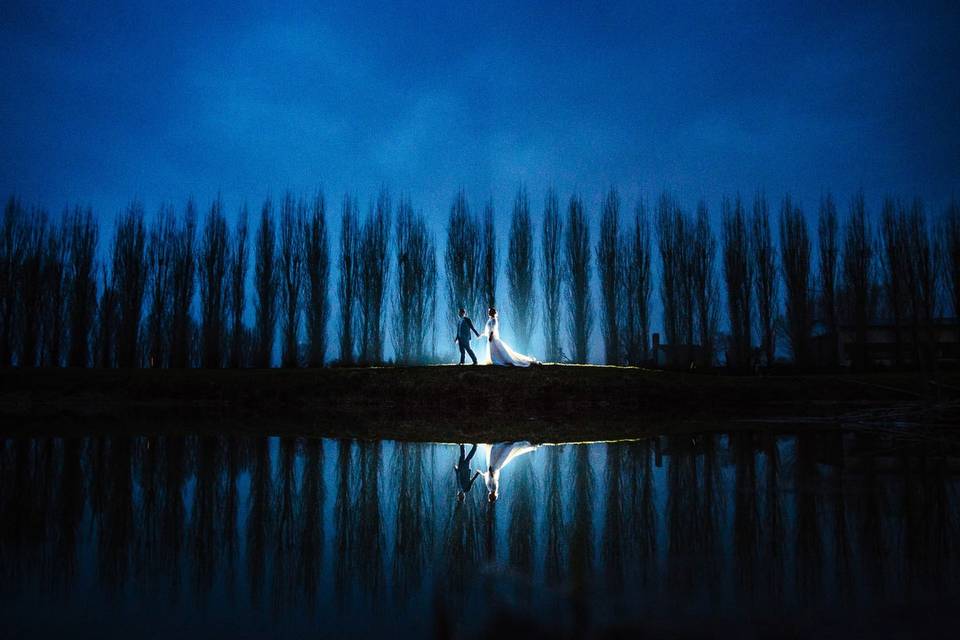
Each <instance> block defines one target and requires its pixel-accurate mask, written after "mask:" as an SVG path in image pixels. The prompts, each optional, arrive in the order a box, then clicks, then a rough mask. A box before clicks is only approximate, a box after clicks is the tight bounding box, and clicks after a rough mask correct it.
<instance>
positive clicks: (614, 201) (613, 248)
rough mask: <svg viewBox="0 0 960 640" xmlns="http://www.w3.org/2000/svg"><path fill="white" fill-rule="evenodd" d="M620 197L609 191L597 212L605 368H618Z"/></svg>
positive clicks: (598, 264)
mask: <svg viewBox="0 0 960 640" xmlns="http://www.w3.org/2000/svg"><path fill="white" fill-rule="evenodd" d="M619 249H620V196H619V195H618V194H617V190H616V189H614V188H611V189H610V190H609V191H608V192H607V194H606V196H604V198H603V205H602V206H601V211H600V236H599V237H598V238H597V249H596V251H597V272H598V275H599V276H600V329H601V333H602V334H603V343H604V358H605V362H606V363H607V364H620V360H621V358H620V294H621V289H622V284H623V283H622V281H621V277H620V276H621V264H620V260H621V258H620V256H619V255H618V252H619Z"/></svg>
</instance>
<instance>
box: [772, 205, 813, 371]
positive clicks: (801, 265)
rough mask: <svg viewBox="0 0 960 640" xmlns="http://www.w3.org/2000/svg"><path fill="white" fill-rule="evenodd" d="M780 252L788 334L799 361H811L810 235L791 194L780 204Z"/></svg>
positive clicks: (800, 363) (803, 365)
mask: <svg viewBox="0 0 960 640" xmlns="http://www.w3.org/2000/svg"><path fill="white" fill-rule="evenodd" d="M780 253H781V264H782V265H783V281H784V287H785V290H786V313H787V336H788V338H789V342H790V349H791V351H792V353H793V361H794V363H795V364H797V365H799V366H801V367H805V366H807V365H808V364H809V354H810V332H811V329H812V327H813V314H812V301H811V295H810V289H811V287H810V235H809V233H808V232H807V222H806V219H805V218H804V217H803V211H801V209H800V207H797V206H794V204H793V201H792V200H791V198H790V196H789V195H787V196H785V197H784V199H783V204H782V205H781V207H780Z"/></svg>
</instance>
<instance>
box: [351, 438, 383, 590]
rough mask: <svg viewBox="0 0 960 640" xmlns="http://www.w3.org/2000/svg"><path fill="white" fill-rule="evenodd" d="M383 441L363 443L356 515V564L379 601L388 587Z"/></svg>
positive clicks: (365, 586)
mask: <svg viewBox="0 0 960 640" xmlns="http://www.w3.org/2000/svg"><path fill="white" fill-rule="evenodd" d="M381 446H382V445H381V444H380V442H379V441H376V442H359V443H358V445H357V448H358V462H359V467H360V468H359V474H358V476H357V478H358V480H359V482H358V484H357V494H356V505H355V507H354V514H355V518H353V520H352V523H353V526H354V527H355V529H356V532H357V533H356V537H355V539H356V541H357V546H356V553H355V555H354V557H353V562H354V566H355V567H356V568H357V569H358V575H359V578H360V586H361V587H362V589H363V590H364V591H365V592H366V594H367V595H368V596H370V597H371V601H372V602H376V601H377V599H378V598H379V597H380V595H381V594H380V592H381V590H382V589H383V587H384V581H383V551H384V548H383V537H384V536H383V517H382V514H381V512H380V465H381V456H382V455H383V453H382V449H381Z"/></svg>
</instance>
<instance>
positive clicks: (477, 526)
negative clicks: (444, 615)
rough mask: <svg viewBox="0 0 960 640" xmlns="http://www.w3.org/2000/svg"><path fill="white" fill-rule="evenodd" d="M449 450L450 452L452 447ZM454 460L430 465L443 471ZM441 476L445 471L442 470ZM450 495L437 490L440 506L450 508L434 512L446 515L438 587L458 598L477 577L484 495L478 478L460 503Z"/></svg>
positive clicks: (483, 523)
mask: <svg viewBox="0 0 960 640" xmlns="http://www.w3.org/2000/svg"><path fill="white" fill-rule="evenodd" d="M450 449H451V450H453V447H450ZM434 450H435V449H434ZM477 455H478V456H479V455H481V454H479V453H478V454H477ZM474 460H476V458H474ZM455 461H456V458H455V457H454V458H453V459H451V458H449V457H445V458H444V460H443V462H441V463H439V464H436V463H434V464H433V465H432V466H433V468H438V467H439V468H442V469H444V470H446V469H450V468H451V467H452V464H453V463H454V462H455ZM445 473H449V472H447V471H445ZM452 494H453V492H452V491H451V492H449V493H446V492H443V491H441V492H440V495H441V496H443V497H444V498H446V500H445V502H444V503H442V504H443V506H444V507H446V505H452V506H451V507H450V508H442V510H435V511H434V512H435V513H437V514H438V517H440V516H439V514H440V513H441V512H442V513H444V514H447V515H446V516H445V517H444V520H443V523H444V526H443V531H442V534H441V540H442V545H443V549H442V553H441V554H440V557H441V558H444V559H445V560H446V567H444V569H443V570H442V571H440V572H439V577H440V584H439V585H438V587H439V588H440V589H441V590H445V591H449V592H452V593H454V594H455V595H457V596H462V595H463V593H464V591H466V589H467V585H468V584H469V583H470V581H471V580H473V579H474V578H475V576H476V575H477V569H478V568H479V566H480V557H481V553H482V544H483V538H484V535H485V532H484V528H485V527H486V513H485V512H486V508H485V506H484V504H482V503H486V501H487V495H486V492H485V491H484V487H483V484H482V479H481V478H478V479H477V484H476V486H474V488H473V490H472V491H470V493H468V494H467V495H466V497H465V498H464V501H463V502H462V503H460V502H456V501H454V500H453V495H452Z"/></svg>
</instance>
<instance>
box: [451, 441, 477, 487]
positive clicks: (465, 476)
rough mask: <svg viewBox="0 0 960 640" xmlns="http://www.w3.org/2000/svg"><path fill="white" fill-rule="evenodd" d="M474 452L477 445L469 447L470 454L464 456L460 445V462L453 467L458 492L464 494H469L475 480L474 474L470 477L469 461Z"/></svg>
mask: <svg viewBox="0 0 960 640" xmlns="http://www.w3.org/2000/svg"><path fill="white" fill-rule="evenodd" d="M476 452H477V445H473V446H472V447H470V453H468V454H466V455H464V451H463V445H460V460H459V461H458V462H457V464H455V465H454V466H453V469H454V471H456V472H457V484H459V485H460V491H463V492H464V493H469V492H470V488H471V487H472V486H473V481H474V480H476V479H477V476H476V474H474V476H473V477H472V478H471V477H470V460H471V459H472V458H473V454H475V453H476Z"/></svg>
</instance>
